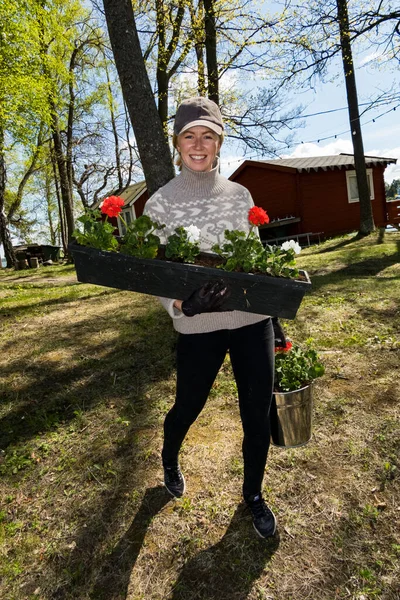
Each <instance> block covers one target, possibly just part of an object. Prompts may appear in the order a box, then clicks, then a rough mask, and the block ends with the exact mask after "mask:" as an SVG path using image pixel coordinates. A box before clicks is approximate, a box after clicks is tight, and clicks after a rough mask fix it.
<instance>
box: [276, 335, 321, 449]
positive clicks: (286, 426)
mask: <svg viewBox="0 0 400 600" xmlns="http://www.w3.org/2000/svg"><path fill="white" fill-rule="evenodd" d="M324 372H325V367H324V365H323V364H322V362H321V359H320V357H319V355H318V353H317V351H316V350H315V348H314V347H313V344H312V340H311V339H310V340H307V341H306V343H305V345H304V346H301V345H299V344H292V342H290V341H287V342H286V345H285V346H284V347H283V348H276V351H275V382H274V390H275V391H274V396H273V401H272V405H271V412H270V423H271V437H272V441H273V443H274V444H275V445H276V446H283V447H285V448H293V447H296V446H302V445H303V444H305V443H307V442H308V441H309V440H310V438H311V433H312V391H313V381H314V380H315V379H316V378H317V377H321V376H322V375H323V374H324Z"/></svg>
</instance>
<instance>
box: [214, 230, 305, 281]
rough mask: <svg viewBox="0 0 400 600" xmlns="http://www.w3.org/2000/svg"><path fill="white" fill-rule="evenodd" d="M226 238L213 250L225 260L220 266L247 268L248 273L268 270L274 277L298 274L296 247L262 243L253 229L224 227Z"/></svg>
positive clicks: (227, 269) (245, 269) (226, 268)
mask: <svg viewBox="0 0 400 600" xmlns="http://www.w3.org/2000/svg"><path fill="white" fill-rule="evenodd" d="M225 239H226V240H227V242H226V243H224V244H223V245H222V246H219V245H218V244H215V245H214V246H213V247H212V250H213V252H215V253H216V254H218V256H220V257H221V258H222V259H223V260H224V261H225V263H224V264H223V265H222V266H221V269H223V270H224V271H244V272H245V273H250V272H260V273H267V274H268V275H272V276H273V277H291V278H294V277H296V276H297V275H298V274H299V271H298V269H296V267H295V260H294V259H295V252H294V250H293V249H291V248H290V249H288V250H284V249H283V248H282V247H281V246H269V245H267V246H265V247H264V246H263V244H262V242H261V241H260V239H259V237H258V236H257V235H256V234H255V233H253V232H250V233H248V234H246V233H245V232H244V231H238V230H237V229H234V230H233V231H229V230H228V229H227V230H226V231H225Z"/></svg>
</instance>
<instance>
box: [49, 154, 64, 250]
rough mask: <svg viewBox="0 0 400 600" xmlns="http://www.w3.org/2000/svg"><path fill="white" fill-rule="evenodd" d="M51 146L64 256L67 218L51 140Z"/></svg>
mask: <svg viewBox="0 0 400 600" xmlns="http://www.w3.org/2000/svg"><path fill="white" fill-rule="evenodd" d="M49 147H50V156H51V164H52V167H53V176H54V185H55V187H56V196H57V204H58V218H59V222H60V233H61V241H62V247H63V251H64V256H65V255H66V254H67V236H66V231H65V220H64V212H63V208H62V202H61V194H60V187H59V184H58V174H57V165H56V159H55V151H54V149H53V147H52V145H51V142H50V144H49Z"/></svg>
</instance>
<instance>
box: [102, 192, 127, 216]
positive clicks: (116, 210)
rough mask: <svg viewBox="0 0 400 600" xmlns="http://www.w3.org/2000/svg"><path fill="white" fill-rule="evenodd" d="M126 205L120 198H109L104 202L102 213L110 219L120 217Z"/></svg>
mask: <svg viewBox="0 0 400 600" xmlns="http://www.w3.org/2000/svg"><path fill="white" fill-rule="evenodd" d="M124 204H125V200H123V199H122V198H120V197H119V196H109V197H108V198H106V199H105V200H104V201H103V204H102V205H101V212H102V213H104V214H105V215H107V216H108V217H118V215H119V214H120V212H121V210H122V207H123V205H124Z"/></svg>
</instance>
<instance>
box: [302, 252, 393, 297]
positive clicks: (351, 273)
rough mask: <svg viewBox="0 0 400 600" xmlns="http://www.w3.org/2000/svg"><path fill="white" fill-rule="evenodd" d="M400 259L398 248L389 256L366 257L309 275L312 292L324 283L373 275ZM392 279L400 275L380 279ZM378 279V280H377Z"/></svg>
mask: <svg viewBox="0 0 400 600" xmlns="http://www.w3.org/2000/svg"><path fill="white" fill-rule="evenodd" d="M399 261H400V250H398V251H397V252H395V253H394V254H390V255H389V256H386V255H385V256H381V257H379V258H366V259H364V260H360V261H358V262H353V263H351V264H348V265H346V266H345V267H342V268H341V269H338V270H336V271H330V272H329V273H323V274H321V275H318V274H315V275H311V281H312V290H313V292H315V291H317V290H319V289H320V288H322V287H324V286H325V285H328V284H331V283H336V282H342V283H343V282H344V280H346V279H349V280H351V279H354V278H357V277H375V276H377V275H378V274H379V273H381V272H382V271H383V270H384V269H387V268H388V267H392V266H393V265H397V264H398V263H399ZM393 279H400V275H393V276H390V277H385V278H384V279H382V281H388V280H393ZM377 281H378V280H377Z"/></svg>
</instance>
